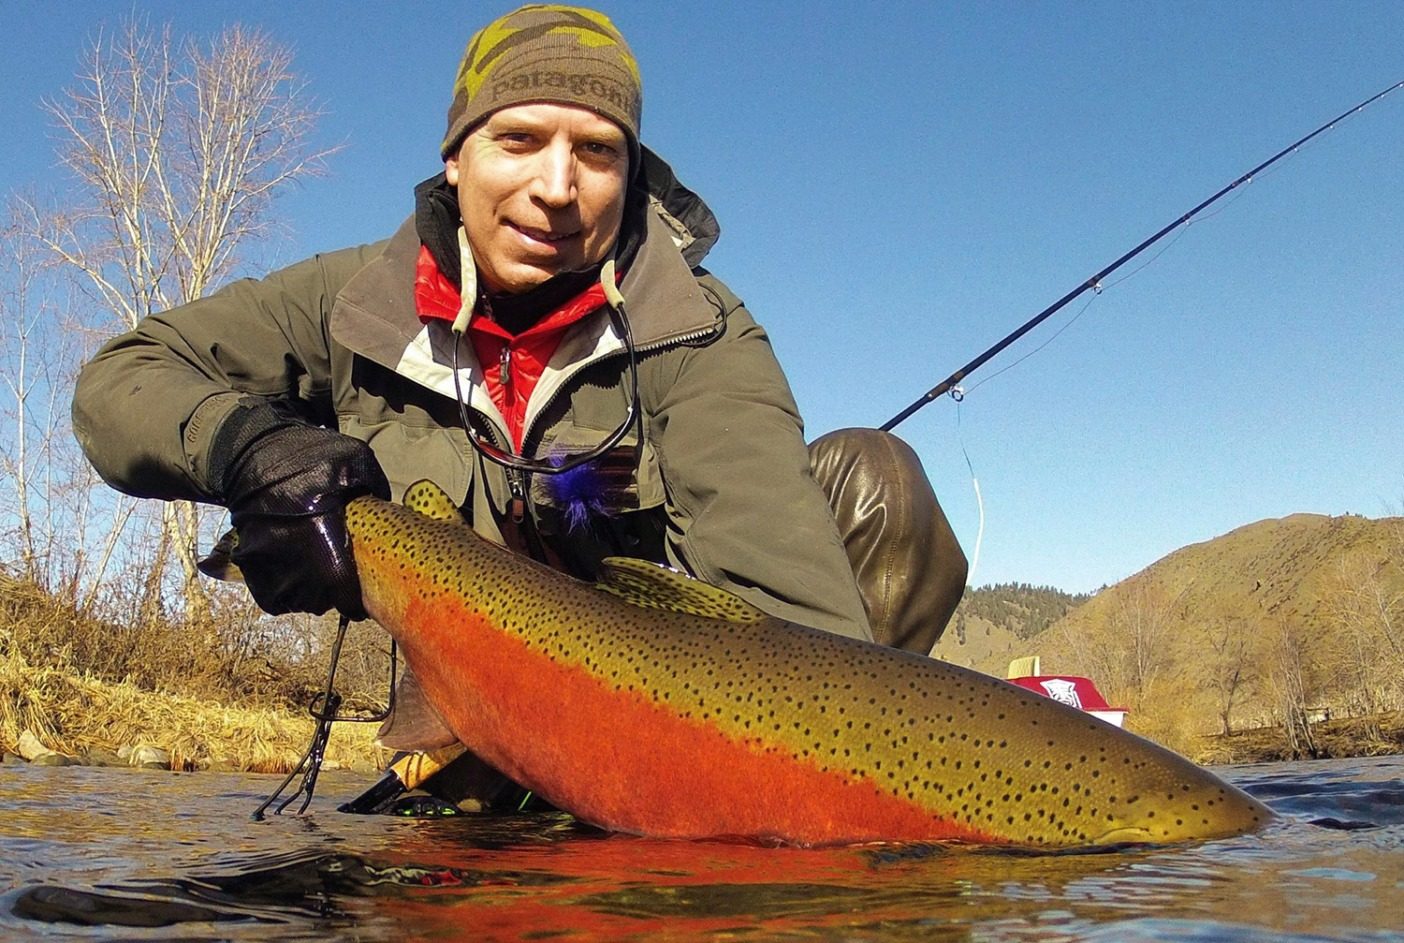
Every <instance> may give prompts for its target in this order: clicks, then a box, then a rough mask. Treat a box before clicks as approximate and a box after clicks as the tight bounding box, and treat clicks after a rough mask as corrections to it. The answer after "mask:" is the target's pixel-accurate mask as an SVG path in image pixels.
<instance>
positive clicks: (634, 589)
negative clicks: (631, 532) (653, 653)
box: [597, 557, 766, 622]
mask: <svg viewBox="0 0 1404 943" xmlns="http://www.w3.org/2000/svg"><path fill="white" fill-rule="evenodd" d="M597 586H598V587H599V588H600V589H602V590H604V591H605V592H607V593H613V594H614V595H616V596H618V597H619V598H621V599H623V600H625V601H626V602H629V603H632V604H633V605H635V606H641V607H643V608H645V609H662V610H665V611H667V612H686V613H691V614H692V615H695V616H706V617H707V618H709V619H721V620H722V621H725V622H759V621H760V620H761V619H764V618H766V614H765V613H764V612H761V611H760V610H759V609H757V608H756V607H755V606H753V605H751V604H750V603H748V602H746V600H744V599H742V598H741V597H740V596H737V595H735V594H733V593H729V592H727V591H726V590H724V589H718V588H717V587H715V586H712V585H711V584H709V583H704V582H702V581H701V580H695V579H693V578H692V577H690V576H688V575H687V574H685V573H679V572H678V571H677V570H670V569H668V568H667V567H665V566H662V565H660V564H657V563H650V562H649V561H647V560H636V559H633V558H632V557H607V558H606V559H605V560H604V561H602V562H601V563H600V581H599V583H598V584H597Z"/></svg>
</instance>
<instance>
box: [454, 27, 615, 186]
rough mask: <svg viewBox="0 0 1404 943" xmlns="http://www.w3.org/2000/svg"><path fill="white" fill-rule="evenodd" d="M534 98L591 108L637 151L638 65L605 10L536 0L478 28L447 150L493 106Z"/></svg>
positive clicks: (458, 89) (464, 65)
mask: <svg viewBox="0 0 1404 943" xmlns="http://www.w3.org/2000/svg"><path fill="white" fill-rule="evenodd" d="M528 102H558V103H561V104H567V105H579V106H581V107H583V108H589V109H590V110H591V111H593V112H595V113H596V114H599V115H601V116H603V117H605V118H608V119H609V120H610V121H613V122H614V123H615V124H617V125H619V126H620V127H621V128H623V129H624V132H625V134H627V135H628V137H629V143H630V150H631V151H637V147H638V140H639V123H640V120H641V118H642V113H643V83H642V81H641V79H640V76H639V64H638V61H637V60H636V59H635V58H634V54H633V52H631V51H630V49H629V46H628V44H627V43H626V42H625V41H624V37H623V36H622V35H620V33H619V30H617V29H615V27H614V24H613V23H611V22H610V20H609V17H607V16H605V15H604V14H603V13H599V12H597V11H595V10H587V9H585V8H583V7H574V6H566V5H564V4H556V3H542V4H529V5H527V6H524V7H519V8H518V9H516V10H513V11H512V12H511V13H508V14H506V15H505V16H502V17H499V18H498V19H496V20H493V21H492V22H491V23H489V24H488V25H487V26H485V27H483V28H482V29H480V30H478V32H477V33H475V34H473V38H472V39H470V40H469V41H468V48H467V49H466V50H465V51H464V54H463V61H462V62H461V63H460V64H459V67H458V76H457V78H456V79H455V81H454V85H453V103H452V104H451V105H449V110H448V131H447V133H445V135H444V140H443V143H442V144H441V145H440V147H439V153H440V156H442V157H443V158H444V159H448V158H449V157H451V156H453V154H454V152H455V151H457V150H458V146H459V144H460V143H462V141H463V138H464V136H465V135H466V134H467V133H468V132H469V131H470V130H471V129H472V128H473V126H474V125H476V124H477V123H478V122H480V121H482V120H483V119H484V118H486V117H487V116H488V115H490V114H492V113H493V112H494V111H497V110H498V109H501V108H507V107H510V106H512V105H521V104H526V103H528Z"/></svg>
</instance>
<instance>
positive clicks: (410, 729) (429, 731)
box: [376, 667, 458, 751]
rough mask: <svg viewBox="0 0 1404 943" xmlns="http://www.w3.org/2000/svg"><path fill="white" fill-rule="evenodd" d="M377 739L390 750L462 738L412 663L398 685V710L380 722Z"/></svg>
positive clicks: (432, 747) (440, 744) (426, 746)
mask: <svg viewBox="0 0 1404 943" xmlns="http://www.w3.org/2000/svg"><path fill="white" fill-rule="evenodd" d="M376 739H377V741H378V742H379V744H380V745H381V746H383V747H385V748H386V749H387V750H414V751H422V750H437V749H439V748H441V747H446V746H449V745H450V744H454V743H457V742H458V737H457V736H456V735H455V734H454V732H453V731H452V730H449V728H448V724H446V723H444V719H443V717H441V716H439V712H438V711H437V710H435V709H434V705H433V704H431V703H429V698H428V697H426V696H425V694H424V689H423V688H421V687H420V686H419V681H418V679H416V678H415V676H414V673H413V672H412V671H410V670H409V668H408V667H406V668H405V671H404V673H403V674H401V675H400V681H399V683H398V684H396V685H395V710H394V712H393V713H391V715H390V716H389V718H387V719H386V721H385V723H383V724H381V725H380V731H379V733H378V734H377V736H376Z"/></svg>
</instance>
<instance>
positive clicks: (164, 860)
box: [0, 757, 1404, 943]
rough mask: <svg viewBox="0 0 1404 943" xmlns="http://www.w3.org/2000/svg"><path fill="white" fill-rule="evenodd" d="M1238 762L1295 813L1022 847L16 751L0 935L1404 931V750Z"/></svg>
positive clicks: (0, 786) (1306, 936) (1248, 784)
mask: <svg viewBox="0 0 1404 943" xmlns="http://www.w3.org/2000/svg"><path fill="white" fill-rule="evenodd" d="M1221 772H1222V773H1223V774H1224V775H1225V776H1226V777H1227V778H1228V779H1230V780H1232V781H1234V782H1236V783H1238V784H1239V785H1241V786H1242V787H1243V788H1245V789H1247V790H1248V791H1249V792H1251V793H1253V794H1254V795H1256V796H1258V797H1259V798H1261V799H1263V800H1264V801H1266V802H1267V803H1268V804H1269V805H1271V806H1272V807H1273V808H1274V809H1276V810H1277V811H1278V812H1279V813H1281V816H1282V818H1281V821H1280V822H1278V823H1276V824H1274V825H1273V826H1271V827H1270V828H1269V829H1267V830H1266V831H1264V832H1263V833H1261V834H1258V835H1251V836H1245V837H1241V838H1234V839H1228V840H1223V841H1215V842H1207V843H1201V844H1196V845H1183V846H1177V847H1171V848H1148V847H1135V848H1120V849H1115V850H1110V851H1104V852H1100V853H1094V854H1089V853H1076V854H1067V853H1064V854H1018V853H1010V852H1008V851H992V850H988V849H985V850H981V849H972V848H951V847H941V846H932V845H918V846H901V845H890V846H869V847H864V848H842V849H825V850H802V849H795V848H768V847H757V846H754V845H748V844H733V843H722V842H683V841H653V840H646V839H638V838H629V837H623V836H609V835H603V834H601V833H598V832H595V831H592V830H589V829H586V828H584V827H582V826H579V825H576V824H574V823H572V822H571V820H570V819H569V818H568V817H566V816H563V815H560V814H541V815H523V816H512V817H484V816H461V817H457V818H449V819H420V820H410V819H398V818H390V817H381V816H351V815H344V814H340V813H338V812H336V811H335V807H336V804H337V803H338V802H340V801H344V800H345V799H348V798H350V797H351V796H353V795H355V794H356V793H357V792H358V791H359V789H360V787H361V786H363V785H365V782H364V777H352V776H350V775H349V774H340V773H327V774H324V775H323V777H322V780H321V783H320V785H319V787H318V793H317V798H316V799H315V800H314V802H313V804H312V808H311V810H310V811H309V814H307V815H305V816H301V817H297V816H292V815H284V816H274V817H270V818H268V819H266V820H263V821H258V822H255V821H251V820H250V817H249V816H250V813H251V812H252V811H253V809H254V808H255V807H256V806H257V804H258V803H259V801H260V800H261V799H262V798H263V797H264V796H265V795H266V794H267V792H268V791H270V790H271V789H272V788H273V787H274V786H276V785H277V782H278V778H277V777H269V776H254V775H245V774H222V773H195V774H176V773H163V772H149V771H142V772H136V771H127V770H122V771H114V770H105V769H98V768H66V769H65V768H60V769H53V768H40V767H24V766H0V939H3V940H24V939H39V938H44V939H72V940H93V939H100V940H148V939H153V940H171V939H178V940H259V941H266V940H267V941H276V940H367V941H378V940H393V941H402V940H431V939H444V940H453V939H474V940H516V939H530V940H551V941H557V940H560V941H568V943H570V941H585V940H610V941H614V940H640V941H642V940H670V941H684V940H734V941H761V940H835V941H837V940H842V941H897V940H924V941H925V940H935V941H945V940H980V941H983V940H1038V941H1065V940H1087V941H1107V943H1113V941H1115V943H1120V941H1162V940H1184V941H1211V940H1213V941H1220V940H1222V941H1269V940H1272V941H1279V940H1290V941H1318V940H1369V941H1379V940H1401V941H1404V757H1384V758H1376V759H1368V760H1345V761H1340V760H1337V761H1322V762H1310V763H1282V764H1259V765H1248V766H1236V767H1226V768H1223V769H1222V770H1221Z"/></svg>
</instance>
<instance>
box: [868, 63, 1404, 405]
mask: <svg viewBox="0 0 1404 943" xmlns="http://www.w3.org/2000/svg"><path fill="white" fill-rule="evenodd" d="M1400 87H1404V82H1396V83H1395V84H1393V85H1391V86H1389V88H1386V89H1385V90H1384V91H1381V92H1378V93H1376V94H1374V95H1371V96H1370V97H1369V98H1367V99H1365V100H1364V101H1362V102H1361V103H1360V104H1358V105H1356V106H1354V107H1353V108H1349V109H1347V110H1346V111H1344V112H1342V113H1341V114H1339V115H1337V116H1336V117H1334V118H1332V119H1331V120H1330V121H1328V122H1326V123H1325V124H1323V125H1322V126H1321V127H1319V128H1317V129H1316V130H1315V131H1313V132H1311V133H1310V134H1308V135H1307V136H1306V137H1304V138H1302V139H1301V140H1299V141H1296V142H1294V143H1292V144H1289V145H1287V146H1286V147H1284V148H1283V149H1282V150H1280V151H1278V152H1277V153H1276V154H1274V155H1273V156H1272V157H1269V158H1268V159H1267V160H1265V161H1263V162H1262V163H1261V164H1259V165H1258V166H1256V167H1254V168H1253V169H1252V170H1250V171H1248V172H1247V173H1245V174H1243V175H1242V176H1241V177H1239V178H1237V179H1236V180H1234V181H1233V182H1232V183H1230V184H1229V185H1228V186H1226V187H1224V188H1223V189H1221V190H1220V191H1219V192H1218V193H1215V194H1214V195H1213V196H1211V197H1209V198H1208V199H1207V200H1205V201H1204V202H1202V203H1200V204H1199V205H1198V206H1196V207H1195V208H1194V209H1192V210H1190V211H1189V212H1188V213H1185V214H1184V215H1182V216H1178V217H1176V218H1175V220H1174V221H1173V222H1171V223H1169V224H1168V225H1167V226H1165V228H1163V229H1161V230H1160V231H1159V232H1157V233H1155V235H1153V236H1150V237H1149V238H1147V239H1146V240H1145V241H1144V242H1142V243H1141V244H1140V245H1138V246H1136V247H1135V248H1134V249H1132V250H1131V251H1129V252H1127V253H1126V254H1125V255H1123V256H1122V257H1121V258H1119V259H1117V260H1116V261H1115V262H1113V263H1111V264H1110V265H1108V266H1107V267H1106V268H1104V269H1102V270H1101V271H1099V272H1098V273H1097V274H1095V275H1093V276H1092V277H1091V278H1089V279H1087V280H1086V281H1085V282H1083V283H1081V284H1080V285H1078V286H1077V287H1076V288H1074V289H1073V290H1072V291H1070V292H1068V293H1067V294H1066V295H1064V296H1063V297H1061V298H1059V299H1058V300H1057V301H1055V302H1053V303H1052V304H1051V305H1049V306H1048V307H1046V308H1044V309H1043V310H1042V311H1040V312H1039V313H1038V314H1036V315H1034V316H1033V317H1031V318H1029V319H1028V320H1027V321H1025V322H1024V323H1023V324H1021V325H1020V326H1019V327H1018V328H1017V329H1015V330H1014V331H1012V332H1011V333H1009V334H1007V335H1005V337H1004V338H1002V339H1001V340H1000V341H999V342H998V343H997V344H995V345H994V346H993V347H991V348H989V349H988V350H986V351H985V352H984V353H982V354H980V356H978V357H976V358H975V359H974V360H972V361H970V362H969V363H967V364H966V365H965V366H963V367H961V368H960V369H959V370H957V371H956V372H955V373H952V374H951V375H950V376H948V377H946V379H944V380H942V381H941V382H940V383H938V384H936V386H934V387H932V388H931V389H930V390H928V391H927V392H926V393H925V395H923V396H922V397H921V398H920V399H918V400H916V401H915V402H913V403H912V404H911V405H910V406H908V407H907V408H906V409H904V410H902V411H901V412H900V413H898V414H897V415H895V416H893V417H892V418H891V419H889V420H887V422H885V423H883V424H882V425H881V426H879V427H878V428H879V429H881V430H882V431H883V432H891V431H892V430H893V429H894V428H896V426H897V425H898V424H899V423H901V422H902V421H903V420H905V419H906V418H907V417H908V416H910V415H911V414H912V413H914V412H916V411H917V410H918V409H921V407H923V406H925V405H926V404H927V403H929V402H931V401H932V400H934V399H936V398H937V397H939V396H944V395H946V394H947V393H950V392H952V391H953V390H956V389H957V384H959V383H960V381H961V380H963V379H965V378H966V377H967V376H969V375H970V374H971V373H973V372H974V371H976V370H978V369H979V368H980V367H982V366H983V365H984V364H985V362H986V361H988V360H990V359H991V358H993V357H995V356H997V355H998V354H999V353H1000V352H1001V351H1003V350H1004V349H1005V348H1006V347H1008V346H1009V345H1010V344H1012V343H1014V342H1015V341H1017V340H1018V339H1019V338H1021V337H1023V336H1024V335H1025V334H1027V333H1028V332H1029V331H1031V330H1033V329H1034V328H1035V327H1038V325H1040V324H1042V323H1043V322H1044V321H1046V320H1047V319H1048V318H1050V317H1052V316H1053V315H1054V314H1057V313H1058V312H1059V311H1061V310H1062V309H1063V308H1064V307H1066V306H1067V305H1068V304H1070V303H1071V302H1073V301H1075V300H1076V299H1077V298H1078V297H1080V296H1081V295H1083V294H1085V293H1086V292H1089V291H1098V292H1100V290H1101V286H1102V279H1104V278H1106V277H1107V276H1108V275H1110V274H1112V273H1113V272H1115V271H1116V270H1117V269H1119V268H1121V267H1122V266H1123V265H1125V264H1126V263H1127V262H1130V261H1131V260H1132V259H1134V258H1135V257H1136V256H1138V255H1140V254H1141V253H1142V252H1144V251H1146V250H1147V249H1149V248H1150V247H1151V246H1153V245H1155V244H1156V243H1157V242H1159V241H1160V240H1161V239H1164V238H1165V237H1166V236H1167V235H1169V234H1170V233H1171V232H1172V231H1173V230H1175V229H1178V228H1179V227H1180V226H1183V225H1186V224H1187V223H1189V222H1190V221H1191V220H1193V219H1194V217H1196V216H1198V215H1199V214H1200V213H1202V212H1203V211H1204V210H1206V209H1208V208H1209V207H1210V206H1212V205H1213V204H1215V203H1217V202H1218V201H1219V200H1220V199H1221V198H1223V197H1224V196H1226V195H1227V194H1228V193H1230V192H1231V191H1233V190H1235V189H1237V188H1238V187H1239V186H1240V185H1241V184H1244V183H1247V182H1250V181H1251V180H1252V179H1253V178H1254V177H1256V176H1257V175H1258V174H1260V173H1262V172H1263V171H1264V170H1267V169H1268V168H1269V167H1271V166H1272V165H1273V164H1275V163H1277V162H1278V161H1279V160H1281V159H1282V158H1284V157H1286V156H1287V155H1288V154H1290V153H1292V152H1293V151H1295V150H1296V149H1297V148H1299V147H1301V146H1302V145H1303V144H1306V143H1307V142H1308V141H1310V140H1311V139H1312V138H1314V137H1316V136H1317V135H1318V134H1323V133H1325V132H1327V131H1329V130H1331V128H1333V127H1335V126H1336V125H1337V124H1339V123H1340V122H1341V121H1344V120H1345V119H1346V118H1349V117H1350V116H1351V115H1353V114H1355V113H1356V112H1357V111H1360V110H1362V109H1364V108H1366V107H1368V106H1370V105H1372V104H1374V103H1375V102H1377V101H1379V100H1380V99H1381V98H1384V97H1385V96H1386V95H1388V94H1389V93H1390V92H1392V91H1394V90H1395V89H1397V88H1400Z"/></svg>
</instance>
